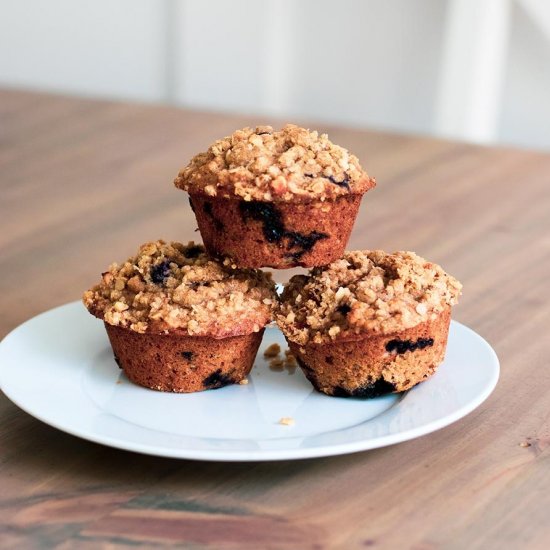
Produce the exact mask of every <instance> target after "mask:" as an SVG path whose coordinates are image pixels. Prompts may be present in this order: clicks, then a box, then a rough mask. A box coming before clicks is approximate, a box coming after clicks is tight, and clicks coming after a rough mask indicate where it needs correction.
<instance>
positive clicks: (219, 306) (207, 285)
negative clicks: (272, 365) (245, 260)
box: [83, 240, 276, 338]
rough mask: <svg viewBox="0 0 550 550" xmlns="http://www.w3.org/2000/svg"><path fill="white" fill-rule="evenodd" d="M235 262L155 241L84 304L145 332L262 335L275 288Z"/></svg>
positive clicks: (198, 248) (114, 270) (113, 270)
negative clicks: (237, 265)
mask: <svg viewBox="0 0 550 550" xmlns="http://www.w3.org/2000/svg"><path fill="white" fill-rule="evenodd" d="M230 263H231V262H229V261H224V262H219V261H217V260H213V259H211V258H210V257H208V256H207V255H206V252H205V250H204V247H203V246H202V245H197V244H195V243H193V242H190V243H188V244H187V245H183V244H181V243H177V242H171V243H167V242H164V241H162V240H159V241H156V242H149V243H146V244H144V245H142V246H141V247H140V249H139V251H138V253H137V254H136V255H135V256H132V257H131V258H129V259H128V260H126V261H125V262H124V263H122V264H120V265H119V264H116V263H115V264H112V265H111V266H110V267H109V269H108V270H107V271H105V272H104V273H103V274H102V280H101V282H100V283H99V284H97V285H95V286H94V287H92V288H91V289H90V290H88V291H87V292H85V293H84V296H83V302H84V305H85V306H86V308H87V309H88V310H89V311H90V313H92V314H93V315H95V316H96V317H99V318H100V319H103V320H104V321H105V322H106V323H108V324H110V325H115V326H120V327H124V328H129V329H131V330H133V331H135V332H140V333H144V332H154V333H173V332H174V331H180V332H181V333H182V334H189V335H195V336H211V337H214V338H225V337H228V336H237V335H241V334H248V333H251V332H259V331H260V330H261V329H262V328H263V327H264V326H265V325H266V324H267V323H269V322H270V320H271V318H272V309H273V306H274V304H275V301H276V295H275V290H274V283H273V281H272V280H271V276H270V275H267V274H265V273H262V272H261V271H259V270H254V269H234V268H233V267H232V266H231V265H230Z"/></svg>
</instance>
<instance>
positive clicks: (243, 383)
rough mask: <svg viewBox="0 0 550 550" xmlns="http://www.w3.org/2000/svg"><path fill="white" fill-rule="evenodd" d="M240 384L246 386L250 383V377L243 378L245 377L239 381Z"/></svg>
mask: <svg viewBox="0 0 550 550" xmlns="http://www.w3.org/2000/svg"><path fill="white" fill-rule="evenodd" d="M239 384H240V385H241V386H246V385H247V384H248V378H243V379H242V380H241V381H240V382H239Z"/></svg>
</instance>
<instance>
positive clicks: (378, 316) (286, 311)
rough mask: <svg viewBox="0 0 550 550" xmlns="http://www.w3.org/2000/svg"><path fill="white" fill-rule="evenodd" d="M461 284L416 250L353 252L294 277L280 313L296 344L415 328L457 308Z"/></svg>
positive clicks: (281, 324)
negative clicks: (455, 306) (307, 273)
mask: <svg viewBox="0 0 550 550" xmlns="http://www.w3.org/2000/svg"><path fill="white" fill-rule="evenodd" d="M461 288H462V285H461V284H460V283H459V282H458V281H457V280H456V279H455V278H454V277H452V276H451V275H448V274H447V273H445V271H443V269H442V268H441V267H440V266H438V265H437V264H433V263H431V262H428V261H426V260H425V259H424V258H421V257H420V256H417V255H416V254H415V253H414V252H394V253H393V254H389V253H386V252H383V251H381V250H375V251H368V250H365V251H360V250H358V251H353V252H347V253H345V254H344V257H343V258H342V259H340V260H336V261H335V262H332V263H331V264H330V265H328V266H326V267H320V268H314V269H313V270H311V272H310V275H296V276H294V277H292V278H291V279H290V281H289V283H288V285H287V286H286V287H285V289H284V291H283V294H282V296H281V304H280V307H279V311H278V313H277V315H276V319H277V324H278V325H279V327H280V328H281V330H282V331H283V332H284V333H285V336H287V338H288V339H289V340H291V341H293V342H296V343H298V344H306V343H319V344H320V343H326V342H330V341H332V340H334V339H335V338H346V337H353V336H354V335H356V334H360V333H365V332H372V333H378V334H391V333H393V332H397V331H401V330H404V329H407V328H411V327H414V326H416V325H417V324H419V323H422V322H424V321H427V320H429V319H435V318H436V316H437V315H438V314H439V313H441V312H442V311H443V310H445V309H446V308H448V307H450V306H452V305H454V304H456V302H457V300H458V296H459V295H460V290H461Z"/></svg>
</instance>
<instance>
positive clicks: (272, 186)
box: [174, 124, 375, 268]
mask: <svg viewBox="0 0 550 550" xmlns="http://www.w3.org/2000/svg"><path fill="white" fill-rule="evenodd" d="M174 183H175V185H176V187H178V188H180V189H184V190H185V191H187V192H188V193H189V200H190V204H191V207H192V208H193V210H194V212H195V216H196V218H197V223H198V226H199V230H200V232H201V235H202V239H203V241H204V244H205V247H206V249H207V251H208V252H209V253H210V254H212V255H216V256H217V255H221V256H229V257H231V258H233V260H234V261H235V262H236V263H237V264H238V265H239V266H241V267H250V268H257V267H275V268H289V267H295V266H304V267H312V266H318V265H325V264H328V263H330V262H331V261H333V260H335V259H337V258H339V257H341V256H342V254H343V252H344V249H345V247H346V244H347V241H348V239H349V235H350V233H351V230H352V227H353V223H354V221H355V218H356V216H357V211H358V209H359V204H360V202H361V197H362V196H363V194H364V193H365V192H366V191H368V190H369V189H371V188H372V187H374V185H375V180H374V179H373V178H370V177H369V176H368V175H367V173H366V172H365V171H364V170H363V169H362V168H361V166H360V165H359V161H358V160H357V158H356V157H355V156H354V155H352V154H350V153H348V151H346V150H345V149H343V148H342V147H339V146H338V145H334V144H333V143H332V142H331V141H329V139H328V137H327V135H326V134H321V135H319V134H318V133H317V132H310V131H309V130H306V129H304V128H299V127H298V126H294V125H292V124H288V125H287V126H285V127H284V128H282V129H281V130H279V131H274V130H273V128H271V127H270V126H259V127H258V128H256V129H255V130H252V129H251V128H244V129H243V130H238V131H236V132H235V133H234V134H232V135H231V136H228V137H226V138H223V139H221V140H219V141H216V142H215V143H214V144H213V145H211V146H210V148H209V149H208V151H206V152H205V153H200V154H198V155H196V156H195V157H194V158H193V159H192V160H191V162H190V163H189V165H188V166H187V167H186V168H184V169H183V170H181V172H180V173H179V175H178V177H177V178H176V180H175V182H174Z"/></svg>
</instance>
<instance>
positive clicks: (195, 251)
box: [183, 244, 203, 259]
mask: <svg viewBox="0 0 550 550" xmlns="http://www.w3.org/2000/svg"><path fill="white" fill-rule="evenodd" d="M202 252H203V250H202V246H199V245H198V244H195V245H193V246H188V247H187V248H186V249H185V250H184V251H183V255H184V256H185V257H186V258H190V259H191V258H197V257H198V256H200V255H201V254H202Z"/></svg>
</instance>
